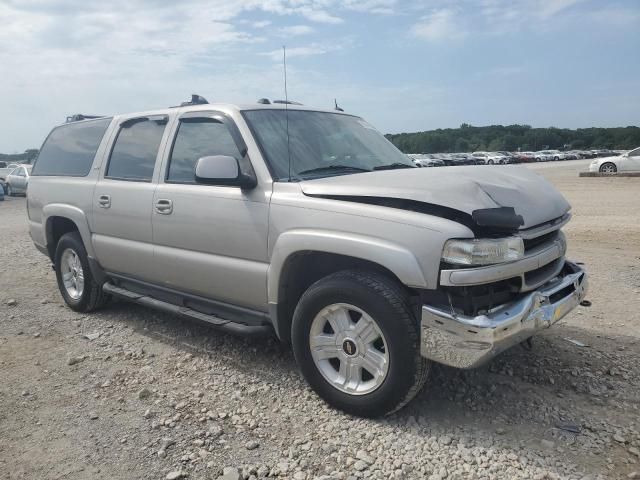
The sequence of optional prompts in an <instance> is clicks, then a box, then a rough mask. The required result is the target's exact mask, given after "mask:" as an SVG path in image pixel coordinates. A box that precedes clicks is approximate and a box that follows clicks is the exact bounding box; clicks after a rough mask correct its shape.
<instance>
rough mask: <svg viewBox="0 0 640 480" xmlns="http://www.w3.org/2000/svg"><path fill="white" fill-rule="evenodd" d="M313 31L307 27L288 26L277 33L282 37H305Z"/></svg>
mask: <svg viewBox="0 0 640 480" xmlns="http://www.w3.org/2000/svg"><path fill="white" fill-rule="evenodd" d="M314 31H315V29H314V28H313V27H310V26H309V25H290V26H288V27H282V28H280V29H279V30H278V32H279V33H280V34H281V35H283V36H295V35H307V34H309V33H313V32H314Z"/></svg>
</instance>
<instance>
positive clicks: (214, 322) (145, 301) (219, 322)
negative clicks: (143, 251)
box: [102, 282, 273, 336]
mask: <svg viewBox="0 0 640 480" xmlns="http://www.w3.org/2000/svg"><path fill="white" fill-rule="evenodd" d="M102 289H103V290H104V292H105V293H108V294H109V295H113V296H114V297H119V298H122V299H124V300H128V301H130V302H134V303H137V304H139V305H143V306H145V307H151V308H154V309H156V310H162V311H164V312H168V313H173V314H175V315H180V316H182V317H187V318H190V319H192V320H198V321H200V322H204V323H207V324H209V325H211V326H213V327H215V328H218V329H220V330H222V331H224V332H226V333H231V334H234V335H242V336H262V335H268V334H271V333H272V332H273V328H272V327H271V325H245V324H243V323H237V322H232V321H229V320H225V319H224V318H220V317H217V316H215V315H210V314H207V313H202V312H198V311H196V310H193V309H191V308H188V307H181V306H179V305H174V304H172V303H168V302H163V301H162V300H158V299H156V298H152V297H148V296H145V295H142V294H140V293H135V292H132V291H131V290H127V289H126V288H122V287H117V286H115V285H114V284H112V283H108V282H107V283H105V284H104V285H102Z"/></svg>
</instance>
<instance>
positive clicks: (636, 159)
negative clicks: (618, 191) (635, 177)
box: [589, 148, 640, 173]
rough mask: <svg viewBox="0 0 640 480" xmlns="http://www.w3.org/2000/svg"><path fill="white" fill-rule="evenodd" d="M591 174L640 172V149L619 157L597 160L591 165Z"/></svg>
mask: <svg viewBox="0 0 640 480" xmlns="http://www.w3.org/2000/svg"><path fill="white" fill-rule="evenodd" d="M589 171H590V172H600V173H616V172H640V148H636V149H635V150H631V151H630V152H628V153H623V154H622V155H618V156H617V157H604V158H597V159H595V160H594V161H593V162H591V165H589Z"/></svg>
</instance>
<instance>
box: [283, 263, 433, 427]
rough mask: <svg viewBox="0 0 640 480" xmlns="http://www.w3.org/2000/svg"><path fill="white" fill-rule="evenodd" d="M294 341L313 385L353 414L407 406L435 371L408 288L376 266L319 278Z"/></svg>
mask: <svg viewBox="0 0 640 480" xmlns="http://www.w3.org/2000/svg"><path fill="white" fill-rule="evenodd" d="M292 342H293V352H294V355H295V358H296V361H297V362H298V364H299V366H300V370H301V371H302V374H303V376H304V377H305V379H306V380H307V382H308V383H309V384H310V385H311V388H313V390H314V391H315V392H316V393H317V394H318V395H319V396H320V397H322V398H323V399H324V400H325V401H326V402H327V403H329V404H330V405H332V406H334V407H336V408H338V409H340V410H343V411H345V412H347V413H350V414H353V415H359V416H363V417H376V416H380V415H385V414H390V413H393V412H395V411H397V410H399V409H400V408H402V407H403V406H404V405H406V404H407V403H408V402H409V401H410V400H411V399H412V398H413V397H414V396H415V395H416V394H417V393H418V392H419V391H420V389H421V388H422V386H423V385H424V383H425V381H426V379H427V376H428V373H429V366H430V363H429V361H428V360H426V359H424V358H422V357H421V356H420V335H419V328H418V322H417V320H416V319H415V316H414V315H413V313H412V311H411V308H410V306H409V303H408V299H407V295H406V293H405V292H404V291H403V289H402V287H401V286H400V285H398V284H397V283H396V282H395V281H393V280H391V279H389V278H387V277H385V276H383V275H380V274H377V273H373V272H363V271H355V270H346V271H342V272H338V273H335V274H333V275H330V276H328V277H325V278H323V279H321V280H319V281H318V282H316V283H315V284H313V285H312V286H311V287H310V288H309V289H308V290H307V291H306V292H305V293H304V295H303V296H302V298H301V299H300V302H299V303H298V306H297V307H296V310H295V313H294V317H293V326H292Z"/></svg>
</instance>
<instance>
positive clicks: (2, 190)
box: [0, 188, 4, 226]
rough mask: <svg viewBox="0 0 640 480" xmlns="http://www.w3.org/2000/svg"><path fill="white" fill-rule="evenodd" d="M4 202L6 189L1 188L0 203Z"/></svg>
mask: <svg viewBox="0 0 640 480" xmlns="http://www.w3.org/2000/svg"><path fill="white" fill-rule="evenodd" d="M3 200H4V188H0V202H1V201H3ZM0 226H1V225H0Z"/></svg>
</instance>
